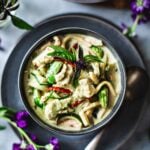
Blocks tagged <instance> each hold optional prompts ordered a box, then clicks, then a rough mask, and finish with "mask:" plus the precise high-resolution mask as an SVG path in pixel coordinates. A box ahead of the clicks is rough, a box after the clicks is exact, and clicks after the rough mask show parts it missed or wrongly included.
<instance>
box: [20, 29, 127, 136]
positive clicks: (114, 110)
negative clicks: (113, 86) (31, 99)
mask: <svg viewBox="0 0 150 150" xmlns="http://www.w3.org/2000/svg"><path fill="white" fill-rule="evenodd" d="M68 31H71V32H69V33H72V34H73V33H79V34H84V35H91V36H93V37H96V38H99V39H101V40H102V42H103V43H104V44H105V45H106V46H107V47H108V48H109V50H110V51H111V53H112V55H113V56H115V58H116V60H117V65H118V67H119V69H120V73H121V85H122V88H121V91H120V94H119V96H118V98H117V100H116V103H115V105H114V106H113V108H112V110H111V112H110V113H109V114H108V115H107V116H106V117H105V118H104V119H103V120H102V121H101V122H99V123H97V124H96V125H94V126H92V127H89V128H87V129H84V130H80V131H67V130H63V129H59V128H56V127H53V126H51V125H49V124H47V123H46V122H44V121H43V120H42V119H41V118H40V117H39V116H38V115H37V114H36V113H35V111H34V110H33V109H32V108H31V106H30V104H29V103H28V101H27V100H26V99H27V98H26V96H25V92H24V90H23V88H24V87H23V85H24V84H23V82H22V81H23V80H22V79H23V74H24V70H25V67H26V65H27V63H28V60H29V58H30V57H31V55H32V53H33V52H34V51H35V50H36V48H37V47H38V46H39V45H41V44H42V43H43V42H44V41H46V40H47V39H50V38H51V37H53V36H54V35H61V34H62V33H63V34H67V33H68ZM18 90H19V95H20V97H21V100H22V102H23V104H24V106H25V109H26V110H27V112H28V113H29V114H30V116H31V118H32V119H33V120H34V121H35V122H36V123H37V124H38V125H40V126H41V127H42V128H45V129H47V130H48V131H51V132H53V133H58V134H63V135H72V136H73V135H83V134H88V133H91V132H93V131H96V130H98V129H102V128H103V127H104V126H105V125H106V124H108V123H109V122H110V121H111V120H112V119H113V117H114V116H115V115H116V113H117V112H118V110H119V109H120V107H121V105H122V103H123V100H124V98H125V91H126V71H125V66H124V63H123V61H122V59H121V58H120V56H119V54H118V52H117V51H116V50H115V49H114V48H113V46H112V44H111V42H110V41H108V40H107V39H106V38H105V37H104V36H102V35H101V34H99V33H97V32H95V31H93V30H90V29H86V28H81V27H64V28H59V29H56V30H53V31H52V32H49V33H47V34H45V35H44V36H42V37H40V38H39V39H38V40H37V41H36V42H35V43H34V44H33V45H32V46H31V47H30V48H29V49H28V51H27V52H26V54H25V56H24V57H23V60H22V62H21V64H20V67H19V72H18Z"/></svg>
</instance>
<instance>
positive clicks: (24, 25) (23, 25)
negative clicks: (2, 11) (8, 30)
mask: <svg viewBox="0 0 150 150" xmlns="http://www.w3.org/2000/svg"><path fill="white" fill-rule="evenodd" d="M10 16H11V20H12V23H13V24H14V25H15V26H16V27H18V28H20V29H26V30H32V29H33V27H32V26H31V25H30V24H28V23H27V22H25V21H24V20H22V19H21V18H19V17H17V16H14V15H12V14H11V15H10Z"/></svg>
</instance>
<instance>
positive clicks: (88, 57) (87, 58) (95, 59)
mask: <svg viewBox="0 0 150 150" xmlns="http://www.w3.org/2000/svg"><path fill="white" fill-rule="evenodd" d="M84 61H85V62H86V63H90V62H103V61H102V60H101V58H99V57H97V56H94V55H86V56H84Z"/></svg>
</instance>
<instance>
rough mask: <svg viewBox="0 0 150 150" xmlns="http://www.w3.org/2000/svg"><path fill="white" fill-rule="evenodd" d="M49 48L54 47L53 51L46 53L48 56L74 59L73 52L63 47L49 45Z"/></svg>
mask: <svg viewBox="0 0 150 150" xmlns="http://www.w3.org/2000/svg"><path fill="white" fill-rule="evenodd" d="M50 47H51V48H53V49H54V52H51V53H48V56H53V57H60V58H64V59H66V60H69V61H72V62H74V61H76V55H75V53H74V52H73V53H71V52H69V51H68V50H66V49H65V48H62V47H60V46H54V45H53V46H50Z"/></svg>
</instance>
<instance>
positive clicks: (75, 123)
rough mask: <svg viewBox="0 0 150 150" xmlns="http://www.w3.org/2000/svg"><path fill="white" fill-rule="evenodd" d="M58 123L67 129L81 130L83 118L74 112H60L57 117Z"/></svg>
mask: <svg viewBox="0 0 150 150" xmlns="http://www.w3.org/2000/svg"><path fill="white" fill-rule="evenodd" d="M57 125H58V126H60V127H62V128H63V129H67V130H68V129H70V130H81V128H82V120H81V118H80V117H79V116H78V115H77V114H74V113H66V114H59V115H58V117H57Z"/></svg>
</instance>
